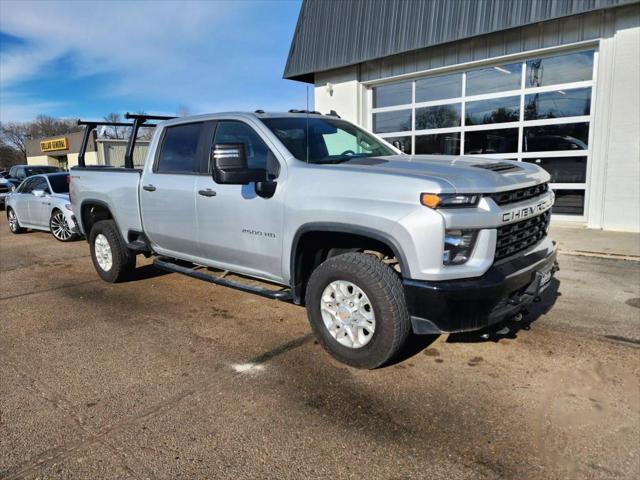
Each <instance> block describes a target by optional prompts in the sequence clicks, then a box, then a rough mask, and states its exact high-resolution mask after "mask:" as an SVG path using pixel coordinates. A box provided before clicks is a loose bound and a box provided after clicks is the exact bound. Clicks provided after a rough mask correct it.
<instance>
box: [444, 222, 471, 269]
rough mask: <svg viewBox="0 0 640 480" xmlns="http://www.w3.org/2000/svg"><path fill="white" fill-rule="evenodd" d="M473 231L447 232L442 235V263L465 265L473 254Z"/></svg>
mask: <svg viewBox="0 0 640 480" xmlns="http://www.w3.org/2000/svg"><path fill="white" fill-rule="evenodd" d="M475 240H476V231H475V230H447V231H446V232H445V235H444V253H443V255H442V263H444V264H445V265H460V264H463V263H466V262H467V260H469V257H471V253H472V252H473V245H474V243H475Z"/></svg>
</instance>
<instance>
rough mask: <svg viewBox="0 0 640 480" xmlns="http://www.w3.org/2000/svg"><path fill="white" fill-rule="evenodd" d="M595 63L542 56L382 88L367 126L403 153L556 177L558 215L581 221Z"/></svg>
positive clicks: (586, 55) (588, 57)
mask: <svg viewBox="0 0 640 480" xmlns="http://www.w3.org/2000/svg"><path fill="white" fill-rule="evenodd" d="M595 56H596V54H595V51H594V50H588V51H580V52H571V53H563V54H555V55H550V56H537V57H535V58H530V59H525V60H523V61H517V62H511V63H503V64H495V65H490V66H486V65H485V66H482V67H481V68H476V69H467V70H466V71H459V72H456V73H448V74H446V75H437V76H435V75H434V76H426V77H423V78H416V79H414V80H410V81H404V82H395V83H386V84H380V85H378V86H375V87H373V88H372V90H373V92H372V95H371V101H372V104H371V109H370V112H371V119H370V120H371V123H370V125H372V129H373V131H374V132H376V133H378V134H380V135H381V136H382V137H385V138H386V139H387V141H390V142H392V143H394V144H395V145H396V146H398V147H399V148H401V149H402V150H403V151H405V152H406V153H415V154H447V155H463V154H464V155H478V156H485V157H492V158H505V159H513V160H520V161H525V162H533V163H536V164H538V165H540V166H541V167H543V168H544V169H546V170H547V171H548V172H549V173H550V174H551V182H552V188H553V189H554V190H555V192H556V205H555V206H554V208H553V213H554V214H555V215H556V216H559V215H561V216H562V217H566V218H567V219H575V220H584V219H585V217H586V208H587V195H586V193H587V190H588V188H587V186H588V184H589V179H588V172H589V168H588V167H589V158H590V143H591V142H590V140H591V124H592V121H591V120H592V114H593V95H592V91H593V85H594V77H593V72H594V63H595V62H594V57H595Z"/></svg>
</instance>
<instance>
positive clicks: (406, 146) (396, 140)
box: [385, 137, 411, 154]
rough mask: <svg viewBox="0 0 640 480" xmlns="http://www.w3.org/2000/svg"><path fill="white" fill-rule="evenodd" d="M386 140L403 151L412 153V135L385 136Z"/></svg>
mask: <svg viewBox="0 0 640 480" xmlns="http://www.w3.org/2000/svg"><path fill="white" fill-rule="evenodd" d="M385 140H386V141H387V142H389V143H390V144H391V145H393V146H394V147H396V148H397V149H398V150H401V151H402V152H403V153H409V154H410V153H411V137H385Z"/></svg>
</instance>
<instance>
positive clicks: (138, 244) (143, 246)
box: [127, 240, 151, 252]
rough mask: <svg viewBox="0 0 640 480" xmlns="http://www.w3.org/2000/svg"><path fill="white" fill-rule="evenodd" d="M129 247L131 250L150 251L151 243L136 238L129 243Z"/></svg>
mask: <svg viewBox="0 0 640 480" xmlns="http://www.w3.org/2000/svg"><path fill="white" fill-rule="evenodd" d="M127 248H128V249H129V250H133V251H134V252H150V251H151V249H150V248H149V244H148V243H145V242H143V241H142V240H134V241H133V242H129V243H127Z"/></svg>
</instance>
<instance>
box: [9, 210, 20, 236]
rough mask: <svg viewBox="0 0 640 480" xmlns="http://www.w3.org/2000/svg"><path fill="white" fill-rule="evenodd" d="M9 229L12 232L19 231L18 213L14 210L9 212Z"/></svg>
mask: <svg viewBox="0 0 640 480" xmlns="http://www.w3.org/2000/svg"><path fill="white" fill-rule="evenodd" d="M9 228H10V229H11V231H12V232H15V231H17V230H18V217H16V212H14V211H13V209H11V210H9Z"/></svg>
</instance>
